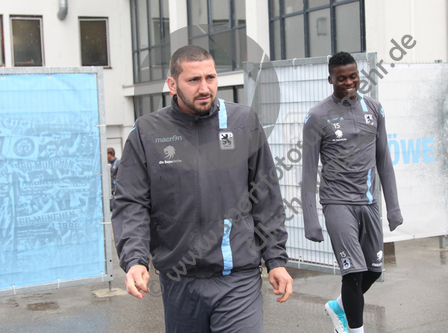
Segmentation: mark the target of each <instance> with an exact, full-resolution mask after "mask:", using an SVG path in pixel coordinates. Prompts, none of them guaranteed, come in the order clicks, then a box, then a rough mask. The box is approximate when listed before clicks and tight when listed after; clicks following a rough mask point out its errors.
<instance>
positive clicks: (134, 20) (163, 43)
mask: <svg viewBox="0 0 448 333" xmlns="http://www.w3.org/2000/svg"><path fill="white" fill-rule="evenodd" d="M145 1H146V20H147V22H148V24H147V26H148V29H147V34H148V46H147V47H143V48H140V38H141V37H140V30H139V15H138V13H139V10H138V1H137V0H131V3H130V6H129V7H130V12H131V33H132V39H131V41H132V64H133V65H132V70H133V78H134V84H137V83H145V82H156V81H161V80H165V79H166V74H167V73H168V69H169V62H168V64H167V65H165V64H164V63H162V64H161V67H160V68H161V71H162V78H157V79H154V76H155V74H154V71H153V67H151V64H152V61H151V60H152V59H151V58H150V57H151V53H150V51H151V49H160V54H159V55H160V57H161V59H163V57H164V53H166V51H167V50H168V52H169V53H170V54H171V45H170V41H169V40H168V42H167V38H166V37H167V36H166V32H165V29H164V25H165V23H166V22H165V21H166V19H168V21H167V23H168V27H169V20H170V16H169V10H168V13H166V17H164V16H163V14H165V13H164V12H163V1H164V0H145ZM151 1H158V4H159V13H158V19H159V22H160V28H159V35H160V36H159V38H160V44H154V45H151V29H152V28H153V27H152V26H150V24H149V22H150V17H151V13H150V11H151V9H150V8H151V5H150V3H151ZM168 6H169V1H168ZM134 26H135V29H134ZM168 35H169V34H168ZM146 51H148V67H149V80H144V81H143V79H142V69H141V63H142V59H141V56H142V55H141V54H142V53H143V52H146Z"/></svg>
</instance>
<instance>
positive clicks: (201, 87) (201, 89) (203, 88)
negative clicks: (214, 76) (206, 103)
mask: <svg viewBox="0 0 448 333" xmlns="http://www.w3.org/2000/svg"><path fill="white" fill-rule="evenodd" d="M208 91H209V89H208V84H207V80H201V83H200V84H199V92H208Z"/></svg>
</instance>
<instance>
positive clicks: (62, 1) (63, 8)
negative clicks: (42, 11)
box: [58, 0, 68, 21]
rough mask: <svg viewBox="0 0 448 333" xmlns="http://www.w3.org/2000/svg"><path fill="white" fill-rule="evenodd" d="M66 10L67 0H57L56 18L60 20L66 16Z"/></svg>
mask: <svg viewBox="0 0 448 333" xmlns="http://www.w3.org/2000/svg"><path fill="white" fill-rule="evenodd" d="M67 12H68V6H67V0H59V12H58V19H60V20H61V21H62V20H64V19H65V18H66V16H67Z"/></svg>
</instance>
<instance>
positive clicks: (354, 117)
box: [301, 95, 403, 241]
mask: <svg viewBox="0 0 448 333" xmlns="http://www.w3.org/2000/svg"><path fill="white" fill-rule="evenodd" d="M384 118H385V115H384V111H383V108H382V107H381V104H380V103H378V102H377V101H375V100H373V99H371V98H369V97H367V96H365V97H361V96H360V95H358V96H357V98H356V99H355V100H352V101H344V102H343V104H341V100H339V99H337V98H336V97H335V96H334V95H331V96H329V97H327V98H326V99H325V100H323V101H322V102H320V103H318V104H317V105H315V106H314V107H313V108H311V109H310V111H309V112H308V115H307V117H306V119H305V125H304V128H303V169H302V187H301V193H302V207H303V217H304V223H305V237H306V238H308V239H310V240H313V241H323V235H322V229H321V226H320V224H319V221H318V217H317V209H316V183H317V174H318V172H319V176H320V184H319V195H320V202H321V204H322V205H326V204H338V205H346V204H348V205H370V204H373V203H376V202H377V198H376V191H375V184H376V176H375V166H376V168H377V170H378V174H379V176H380V179H381V184H382V185H383V191H384V197H385V200H386V207H387V219H388V221H389V227H390V230H391V231H392V230H394V229H395V228H396V227H397V226H398V225H400V224H402V223H403V218H402V216H401V212H400V207H399V203H398V196H397V186H396V182H395V174H394V170H393V167H392V162H391V158H390V154H389V148H388V145H387V133H386V127H385V119H384ZM319 153H320V158H321V163H322V170H320V171H318V161H319Z"/></svg>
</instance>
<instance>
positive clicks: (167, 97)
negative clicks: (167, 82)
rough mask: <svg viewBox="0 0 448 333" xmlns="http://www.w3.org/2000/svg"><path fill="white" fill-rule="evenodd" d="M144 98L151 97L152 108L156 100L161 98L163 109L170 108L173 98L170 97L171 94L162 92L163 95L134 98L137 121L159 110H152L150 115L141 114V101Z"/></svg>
mask: <svg viewBox="0 0 448 333" xmlns="http://www.w3.org/2000/svg"><path fill="white" fill-rule="evenodd" d="M144 97H149V105H150V107H151V105H152V104H153V101H154V98H161V101H162V108H164V107H166V106H168V105H169V104H171V97H170V93H169V92H162V93H155V94H145V95H136V96H134V98H133V99H134V120H137V118H139V117H142V116H144V115H147V114H149V113H153V112H155V111H157V110H152V111H151V112H149V113H144V112H140V111H143V110H140V109H141V101H142V98H144Z"/></svg>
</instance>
